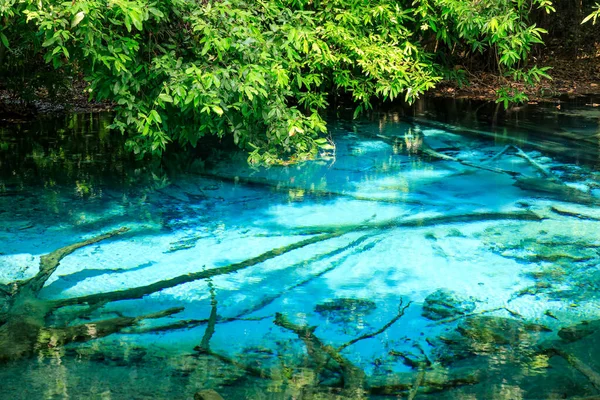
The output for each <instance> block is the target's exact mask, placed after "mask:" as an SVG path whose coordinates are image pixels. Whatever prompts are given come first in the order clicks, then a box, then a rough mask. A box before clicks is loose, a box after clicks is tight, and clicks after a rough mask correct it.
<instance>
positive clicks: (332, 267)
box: [0, 102, 600, 399]
mask: <svg viewBox="0 0 600 400" xmlns="http://www.w3.org/2000/svg"><path fill="white" fill-rule="evenodd" d="M452 107H455V104H451V107H448V104H446V103H442V104H441V105H440V104H438V103H435V102H434V103H427V102H425V103H422V104H418V105H417V107H416V108H414V109H411V110H408V111H406V110H392V111H389V112H385V113H381V114H377V115H376V116H373V117H372V118H370V119H368V120H361V121H349V120H332V123H331V126H332V128H331V135H332V140H333V142H334V143H335V151H327V152H324V153H323V154H322V156H321V158H320V159H318V160H316V161H312V162H307V163H303V164H300V165H292V166H284V167H272V168H268V169H265V168H251V167H249V166H248V165H247V164H246V163H245V156H244V155H243V154H241V153H239V152H237V151H234V150H232V149H228V148H227V146H222V147H220V148H219V149H218V150H216V149H212V148H211V149H209V148H208V146H207V147H206V148H204V149H200V150H199V151H198V152H197V154H196V155H193V154H186V155H182V156H181V155H180V156H178V157H177V158H175V157H173V158H171V159H168V160H166V161H165V163H164V164H163V165H154V164H148V163H146V164H144V163H140V162H135V161H133V160H131V159H129V156H128V154H127V152H126V151H124V150H123V148H122V139H121V138H120V137H118V136H116V135H110V134H109V131H108V129H107V128H106V126H107V123H108V121H109V116H108V115H75V116H68V117H64V118H61V119H56V120H42V121H36V122H33V123H23V124H21V125H15V124H13V125H10V126H6V127H4V128H1V131H0V283H1V284H2V286H0V295H1V296H2V297H1V298H0V360H1V362H2V364H1V365H0V381H1V382H2V385H0V398H7V399H8V398H10V399H13V398H23V399H32V398H82V399H83V398H86V399H87V398H103V399H105V398H106V399H109V398H110V399H132V398H140V399H141V398H190V399H191V398H193V396H194V393H196V392H199V391H201V390H205V389H214V390H216V391H217V392H218V393H220V395H221V396H223V397H224V398H226V399H244V398H247V399H313V398H314V399H333V398H371V397H372V398H379V397H381V398H386V397H389V398H398V397H400V398H410V399H414V398H426V397H429V398H435V399H437V398H449V399H463V398H468V399H480V398H481V399H488V398H489V399H521V398H522V399H541V398H544V399H546V398H569V397H573V398H575V397H586V396H587V397H590V396H595V395H598V394H599V393H600V392H599V390H600V375H599V374H600V308H599V306H600V296H599V293H600V292H599V291H598V289H599V286H600V272H599V270H598V261H599V259H600V253H599V249H600V233H598V232H599V228H600V222H599V221H600V209H599V208H598V204H599V203H600V169H598V165H600V164H599V163H598V160H599V149H600V141H599V140H600V139H599V136H598V135H599V133H598V132H600V130H599V129H598V122H599V121H600V119H599V118H600V113H599V112H598V109H597V108H594V107H591V106H585V105H569V104H563V105H562V107H561V109H560V110H559V109H556V108H555V107H554V106H551V105H538V106H530V107H528V108H527V109H525V110H522V111H514V112H513V113H512V114H508V115H506V116H505V117H501V122H498V121H497V120H496V119H495V118H494V117H493V110H494V108H493V107H492V108H488V107H486V106H482V107H483V108H481V109H476V108H475V107H472V108H465V106H464V104H462V105H460V108H459V109H452ZM469 107H471V106H469ZM434 110H435V112H434ZM488 117H489V118H488ZM155 164H156V163H155ZM121 228H126V229H127V231H126V232H125V231H124V230H123V231H117V230H119V229H121ZM107 232H112V233H114V236H112V237H109V238H104V239H102V238H99V237H98V236H99V235H102V234H105V233H107ZM94 238H95V239H94ZM90 239H93V240H91V241H92V242H93V243H87V244H86V245H85V246H84V245H83V243H82V242H84V241H86V240H90ZM101 239H102V240H101ZM76 243H81V247H80V248H76V249H75V248H72V249H70V250H69V251H67V252H66V253H68V254H66V253H62V254H61V253H57V252H56V250H58V249H61V248H64V247H65V246H69V245H73V244H76ZM53 252H54V253H53ZM45 254H53V255H54V256H55V257H58V259H59V261H60V263H59V264H58V266H56V265H55V264H52V261H51V257H45V258H42V256H43V255H45ZM40 266H41V267H40Z"/></svg>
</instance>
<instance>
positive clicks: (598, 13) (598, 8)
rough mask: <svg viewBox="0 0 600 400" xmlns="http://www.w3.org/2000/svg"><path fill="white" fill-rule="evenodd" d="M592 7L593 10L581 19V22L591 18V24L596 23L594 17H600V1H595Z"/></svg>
mask: <svg viewBox="0 0 600 400" xmlns="http://www.w3.org/2000/svg"><path fill="white" fill-rule="evenodd" d="M594 8H595V10H594V11H592V12H591V13H590V14H589V15H588V16H587V17H585V18H584V19H583V21H581V23H582V24H585V23H586V22H588V21H589V20H592V24H594V25H596V19H598V17H600V3H596V4H595V5H594Z"/></svg>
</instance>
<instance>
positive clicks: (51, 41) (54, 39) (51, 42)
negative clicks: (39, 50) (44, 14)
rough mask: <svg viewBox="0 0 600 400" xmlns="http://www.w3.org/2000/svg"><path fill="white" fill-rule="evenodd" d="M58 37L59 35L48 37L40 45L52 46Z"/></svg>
mask: <svg viewBox="0 0 600 400" xmlns="http://www.w3.org/2000/svg"><path fill="white" fill-rule="evenodd" d="M59 38H60V35H54V36H52V37H51V38H50V39H48V40H46V41H45V42H44V43H42V47H49V46H52V45H53V44H54V43H55V42H56V41H57V40H58V39H59Z"/></svg>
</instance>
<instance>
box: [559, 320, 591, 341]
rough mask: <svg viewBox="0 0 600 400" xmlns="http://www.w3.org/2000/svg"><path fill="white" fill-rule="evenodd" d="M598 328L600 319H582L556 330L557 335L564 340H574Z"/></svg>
mask: <svg viewBox="0 0 600 400" xmlns="http://www.w3.org/2000/svg"><path fill="white" fill-rule="evenodd" d="M598 330H600V320H594V321H583V322H581V323H579V324H576V325H572V326H567V327H565V328H562V329H561V330H560V331H558V336H560V338H561V339H563V340H564V341H566V342H575V341H577V340H580V339H583V338H584V337H586V336H589V335H591V334H592V333H594V332H596V331H598Z"/></svg>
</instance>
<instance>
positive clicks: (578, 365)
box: [544, 347, 600, 391]
mask: <svg viewBox="0 0 600 400" xmlns="http://www.w3.org/2000/svg"><path fill="white" fill-rule="evenodd" d="M544 352H545V353H546V354H548V355H551V356H552V355H556V356H559V357H562V358H564V359H565V361H567V362H568V363H569V364H570V365H571V366H572V367H573V368H575V369H576V370H577V371H579V372H580V373H581V374H582V375H583V376H585V377H586V378H587V379H588V380H589V381H590V383H591V384H592V386H594V388H595V389H596V390H598V391H600V374H598V373H597V372H596V371H594V370H593V369H592V368H590V366H589V365H587V364H585V363H584V362H583V361H581V360H580V359H579V358H577V357H575V356H574V355H573V354H571V353H568V352H566V351H564V350H562V349H560V348H558V347H552V348H550V349H547V350H545V351H544Z"/></svg>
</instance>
